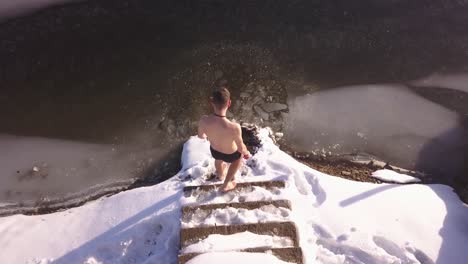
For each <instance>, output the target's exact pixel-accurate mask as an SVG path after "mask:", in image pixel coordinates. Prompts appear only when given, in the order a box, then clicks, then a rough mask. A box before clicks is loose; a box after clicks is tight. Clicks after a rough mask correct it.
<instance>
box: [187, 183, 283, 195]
mask: <svg viewBox="0 0 468 264" xmlns="http://www.w3.org/2000/svg"><path fill="white" fill-rule="evenodd" d="M221 186H222V184H210V185H196V186H186V187H184V195H185V196H186V197H188V196H191V195H192V192H194V191H202V192H208V191H213V190H216V189H219V188H220V187H221ZM253 187H261V188H265V189H274V188H284V187H285V183H284V181H260V182H239V183H237V187H236V189H247V188H253Z"/></svg>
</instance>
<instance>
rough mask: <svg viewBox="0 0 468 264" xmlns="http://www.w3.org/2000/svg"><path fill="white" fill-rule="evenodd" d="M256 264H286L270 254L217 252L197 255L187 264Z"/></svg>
mask: <svg viewBox="0 0 468 264" xmlns="http://www.w3.org/2000/svg"><path fill="white" fill-rule="evenodd" d="M218 263H223V264H239V263H243V264H257V263H269V264H287V263H288V262H284V261H281V260H279V259H278V258H276V257H274V256H273V255H270V254H262V253H246V252H222V253H220V252H217V253H205V254H202V255H199V256H197V257H195V258H193V259H192V260H190V261H189V262H187V264H218Z"/></svg>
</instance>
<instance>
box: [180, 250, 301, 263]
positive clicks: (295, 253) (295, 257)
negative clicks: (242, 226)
mask: <svg viewBox="0 0 468 264" xmlns="http://www.w3.org/2000/svg"><path fill="white" fill-rule="evenodd" d="M240 251H241V252H268V251H270V252H271V253H272V254H273V255H274V256H276V257H277V258H279V259H281V260H282V261H286V262H291V263H297V264H302V263H304V262H303V259H302V250H301V248H299V247H291V248H247V249H243V250H240ZM200 254H202V253H189V254H184V255H180V256H179V264H185V263H187V262H188V261H189V260H191V259H192V258H194V257H196V256H198V255H200Z"/></svg>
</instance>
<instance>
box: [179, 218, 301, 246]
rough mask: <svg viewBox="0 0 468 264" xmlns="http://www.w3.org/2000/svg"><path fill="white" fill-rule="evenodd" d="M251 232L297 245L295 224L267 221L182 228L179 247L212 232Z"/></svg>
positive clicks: (220, 233) (199, 239) (196, 240)
mask: <svg viewBox="0 0 468 264" xmlns="http://www.w3.org/2000/svg"><path fill="white" fill-rule="evenodd" d="M245 231H248V232H251V233H253V234H259V235H270V236H279V237H287V238H290V239H291V240H292V242H293V244H292V246H293V247H298V246H299V239H298V237H297V231H296V225H295V224H294V223H293V222H267V223H257V224H242V225H223V226H203V227H193V228H182V229H181V230H180V248H181V249H183V248H185V247H187V246H189V245H190V244H193V243H196V242H198V241H201V240H203V239H205V238H207V237H208V236H209V235H212V234H219V235H232V234H236V233H242V232H245Z"/></svg>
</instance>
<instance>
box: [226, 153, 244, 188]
mask: <svg viewBox="0 0 468 264" xmlns="http://www.w3.org/2000/svg"><path fill="white" fill-rule="evenodd" d="M241 165H242V158H239V159H238V160H236V161H234V162H233V163H231V165H230V166H229V169H228V172H227V175H226V179H225V180H224V184H223V187H222V188H223V189H222V190H223V192H227V191H230V190H232V189H234V188H236V182H235V181H234V176H235V175H236V172H237V171H238V170H239V168H240V167H241Z"/></svg>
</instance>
